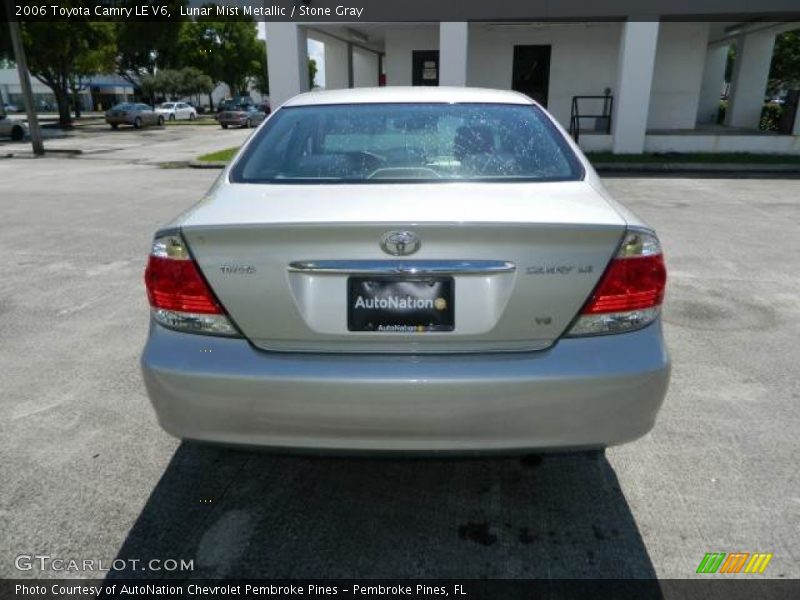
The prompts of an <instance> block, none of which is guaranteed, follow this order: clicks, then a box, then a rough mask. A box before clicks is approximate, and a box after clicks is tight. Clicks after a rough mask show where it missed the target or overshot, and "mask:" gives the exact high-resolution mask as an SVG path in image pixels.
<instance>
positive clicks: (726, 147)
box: [266, 15, 800, 154]
mask: <svg viewBox="0 0 800 600" xmlns="http://www.w3.org/2000/svg"><path fill="white" fill-rule="evenodd" d="M798 28H800V22H774V21H773V22H770V21H765V20H763V19H762V20H756V21H750V20H748V21H747V22H735V21H728V22H711V23H709V22H686V21H670V20H666V19H663V18H662V20H660V21H659V20H658V17H656V18H653V19H652V20H638V19H633V18H629V17H625V16H624V15H619V16H618V18H617V19H616V20H614V21H604V22H600V21H597V22H579V21H574V20H571V21H570V22H561V23H558V22H530V21H528V22H519V21H498V22H491V21H489V20H486V21H481V22H470V23H466V22H439V23H338V24H331V23H303V24H298V23H284V22H281V23H275V22H269V23H267V25H266V31H267V40H268V44H269V53H268V54H269V56H268V60H269V74H270V96H271V100H272V104H273V106H277V105H279V104H280V103H282V102H284V101H285V100H287V99H288V98H290V97H291V96H293V95H295V94H297V93H299V92H302V91H305V90H306V88H307V86H308V81H307V71H306V59H307V41H308V40H309V39H313V40H317V41H319V42H321V43H322V44H324V54H325V59H324V80H325V87H326V88H327V89H334V88H346V87H363V86H374V85H380V84H384V83H385V84H386V85H457V86H460V85H469V86H477V87H491V88H501V89H510V88H511V89H517V90H519V91H522V92H525V93H527V94H528V95H530V96H532V97H534V98H535V99H537V100H539V101H540V102H541V103H542V104H544V105H545V106H546V107H547V108H548V110H550V112H552V113H553V115H554V116H555V117H556V118H557V119H558V120H559V121H560V122H561V124H562V125H563V126H564V127H565V128H567V129H570V126H571V125H572V128H573V129H575V124H576V122H579V123H580V136H579V143H580V145H581V146H582V147H583V148H584V149H585V150H590V151H604V150H610V151H613V152H615V153H640V152H757V153H758V152H760V153H795V154H800V111H797V112H798V116H797V117H796V118H795V120H794V123H793V129H792V130H791V131H789V132H787V133H786V134H785V135H780V134H777V133H769V132H762V131H759V130H758V125H759V119H760V116H761V110H762V106H763V104H764V97H765V93H766V87H767V77H768V73H769V67H770V62H771V58H772V50H773V45H774V41H775V36H776V35H777V34H780V33H782V32H785V31H789V30H792V29H798ZM731 44H735V45H736V48H737V59H736V61H735V64H734V74H733V81H732V85H731V92H730V98H729V103H728V107H727V111H726V117H725V122H724V124H723V125H717V124H716V117H717V112H718V109H719V103H720V92H721V90H722V88H723V80H724V72H725V63H726V56H727V50H728V47H729V46H730V45H731ZM790 125H791V123H790Z"/></svg>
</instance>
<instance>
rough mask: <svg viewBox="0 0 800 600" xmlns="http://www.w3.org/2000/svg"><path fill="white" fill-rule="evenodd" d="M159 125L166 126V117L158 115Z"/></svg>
mask: <svg viewBox="0 0 800 600" xmlns="http://www.w3.org/2000/svg"><path fill="white" fill-rule="evenodd" d="M158 126H159V127H163V126H164V117H158Z"/></svg>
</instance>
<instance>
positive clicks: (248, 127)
mask: <svg viewBox="0 0 800 600" xmlns="http://www.w3.org/2000/svg"><path fill="white" fill-rule="evenodd" d="M244 126H245V127H246V128H247V129H250V128H251V127H252V126H253V122H252V121H251V120H250V119H247V121H245V122H244Z"/></svg>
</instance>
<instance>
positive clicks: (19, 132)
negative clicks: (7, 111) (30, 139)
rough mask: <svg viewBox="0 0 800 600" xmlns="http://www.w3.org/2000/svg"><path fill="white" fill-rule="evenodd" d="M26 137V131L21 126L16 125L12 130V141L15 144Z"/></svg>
mask: <svg viewBox="0 0 800 600" xmlns="http://www.w3.org/2000/svg"><path fill="white" fill-rule="evenodd" d="M24 137H25V130H24V129H23V128H22V127H20V126H19V125H14V127H12V128H11V139H12V140H14V141H15V142H19V141H20V140H21V139H22V138H24Z"/></svg>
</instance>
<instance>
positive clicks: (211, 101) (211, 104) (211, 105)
mask: <svg viewBox="0 0 800 600" xmlns="http://www.w3.org/2000/svg"><path fill="white" fill-rule="evenodd" d="M208 112H214V98H213V96H212V95H211V92H208Z"/></svg>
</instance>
